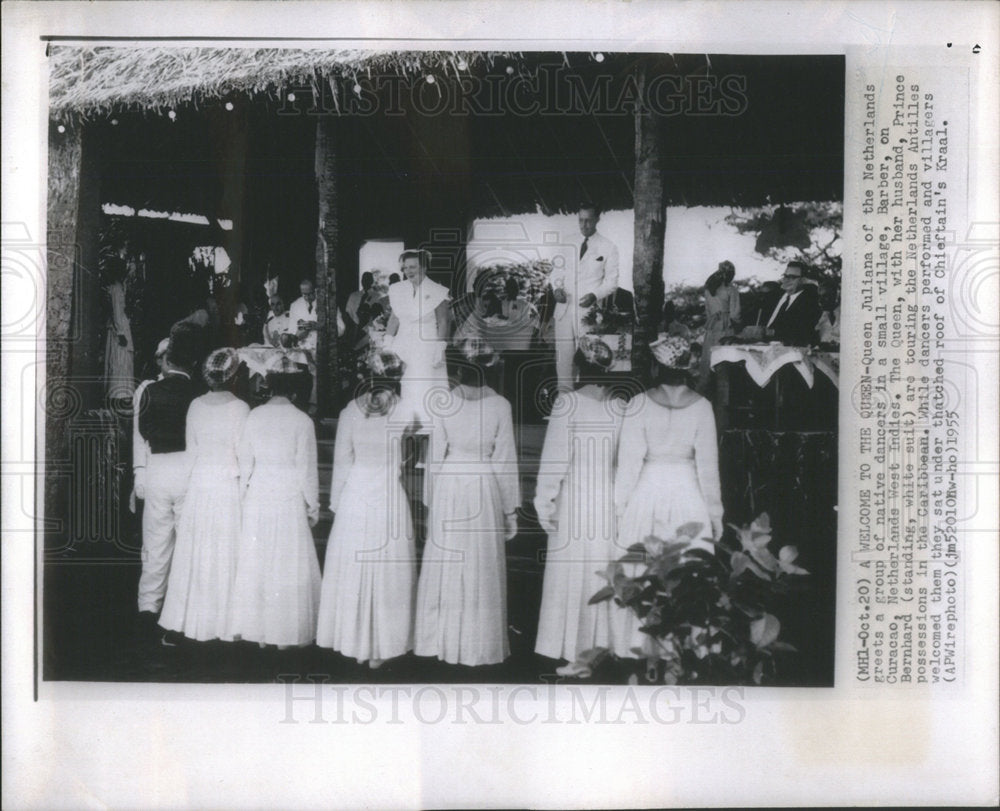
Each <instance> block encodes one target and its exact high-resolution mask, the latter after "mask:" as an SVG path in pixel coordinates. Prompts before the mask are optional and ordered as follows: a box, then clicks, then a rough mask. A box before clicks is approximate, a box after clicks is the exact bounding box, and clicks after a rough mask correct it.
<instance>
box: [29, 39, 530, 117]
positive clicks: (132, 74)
mask: <svg viewBox="0 0 1000 811" xmlns="http://www.w3.org/2000/svg"><path fill="white" fill-rule="evenodd" d="M516 56H517V54H514V53H510V52H485V51H469V52H460V51H391V52H390V51H373V50H343V49H339V50H332V49H304V48H220V47H211V48H196V47H147V46H141V47H136V46H135V45H130V46H127V47H124V46H122V47H119V46H100V47H92V48H81V47H79V46H63V45H53V46H52V47H51V48H50V51H49V106H50V110H51V112H52V114H53V115H55V116H58V115H72V114H76V115H82V116H88V115H94V114H98V113H102V112H110V111H112V110H116V109H127V108H145V109H163V108H168V107H173V106H176V105H181V104H187V103H194V104H197V103H198V102H199V101H200V100H203V99H218V98H222V97H224V96H227V95H229V94H239V93H270V94H274V93H276V92H277V91H278V90H280V89H281V88H282V87H285V86H288V85H312V86H314V87H315V86H316V85H317V84H318V83H319V82H321V81H328V80H330V79H332V78H338V77H347V78H351V77H360V76H364V75H368V76H371V75H372V74H373V73H375V74H379V73H381V74H385V73H395V74H399V75H404V76H413V75H420V74H421V73H426V72H431V73H438V74H444V75H453V76H458V75H459V74H460V73H461V72H462V71H465V70H468V69H470V68H474V67H478V66H482V65H483V64H492V63H493V61H494V60H496V59H503V58H516Z"/></svg>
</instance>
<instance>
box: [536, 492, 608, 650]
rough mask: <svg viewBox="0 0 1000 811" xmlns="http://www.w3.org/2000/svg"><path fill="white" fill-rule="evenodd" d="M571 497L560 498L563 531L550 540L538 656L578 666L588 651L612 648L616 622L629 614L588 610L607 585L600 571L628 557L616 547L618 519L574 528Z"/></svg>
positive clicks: (600, 608)
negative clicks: (573, 662) (579, 655)
mask: <svg viewBox="0 0 1000 811" xmlns="http://www.w3.org/2000/svg"><path fill="white" fill-rule="evenodd" d="M566 496H567V494H566V493H565V492H564V493H562V495H561V498H560V502H561V504H560V508H559V511H558V515H559V527H558V530H557V532H555V533H553V534H550V535H549V542H548V549H547V552H546V557H545V575H544V579H543V581H542V604H541V609H540V611H539V616H538V636H537V637H536V640H535V652H536V653H540V654H542V655H543V656H548V657H551V658H553V659H567V660H569V661H571V662H572V661H574V660H575V659H576V657H577V655H578V654H580V653H582V652H583V651H586V650H590V649H592V648H611V647H612V628H613V625H614V622H613V619H612V618H613V616H614V615H615V614H617V613H621V612H623V611H626V610H627V609H624V608H622V607H621V606H619V605H617V604H616V603H615V602H614V601H613V600H606V601H604V602H601V603H597V604H595V605H588V602H589V600H590V598H591V597H593V596H594V595H595V594H596V593H597V592H598V591H600V589H602V588H603V587H604V586H606V585H607V581H606V580H604V579H603V578H602V577H601V576H600V575H599V574H598V572H603V571H604V570H605V569H606V568H607V566H608V564H609V563H610V562H611V561H613V560H616V559H617V558H619V557H621V555H622V551H621V550H620V549H619V548H618V547H617V546H616V545H615V538H614V525H613V521H614V515H613V514H611V515H606V516H598V520H597V521H596V522H595V523H594V524H592V525H590V526H585V527H580V526H574V524H575V523H576V522H574V521H573V518H572V517H571V516H570V510H569V509H568V506H567V504H568V502H569V500H570V499H568V498H567V497H566Z"/></svg>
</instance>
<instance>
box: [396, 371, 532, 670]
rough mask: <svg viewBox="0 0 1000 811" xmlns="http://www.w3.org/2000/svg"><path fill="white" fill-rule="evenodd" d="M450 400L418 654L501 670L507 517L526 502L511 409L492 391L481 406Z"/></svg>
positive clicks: (421, 593)
mask: <svg viewBox="0 0 1000 811" xmlns="http://www.w3.org/2000/svg"><path fill="white" fill-rule="evenodd" d="M452 396H453V397H454V400H453V401H452V402H451V403H450V404H448V406H447V407H446V408H445V409H443V410H445V411H446V413H445V415H444V416H439V417H437V419H436V422H435V424H434V429H433V431H432V434H431V454H430V455H431V460H432V463H431V470H430V475H431V499H430V513H429V516H428V533H427V545H426V547H425V548H424V555H423V566H422V568H421V571H420V582H419V586H418V588H417V616H416V628H415V632H414V637H415V652H416V653H417V654H418V655H420V656H436V657H438V658H439V659H442V660H444V661H445V662H449V663H452V664H463V665H488V664H496V663H498V662H502V661H503V660H504V659H505V658H507V656H508V655H509V653H510V646H509V642H508V639H507V559H506V543H505V519H504V516H505V515H506V514H509V513H512V512H514V511H515V510H516V509H517V507H518V506H519V504H520V501H521V489H520V481H519V478H518V468H517V453H516V449H515V445H514V429H513V423H512V421H511V408H510V403H508V402H507V400H505V399H504V398H503V397H501V396H500V395H499V394H496V393H495V392H493V391H492V390H489V389H487V390H485V391H484V394H483V397H482V399H477V400H471V399H469V400H467V399H464V398H462V397H461V396H460V395H459V394H457V393H455V392H453V393H452Z"/></svg>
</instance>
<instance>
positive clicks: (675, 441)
mask: <svg viewBox="0 0 1000 811" xmlns="http://www.w3.org/2000/svg"><path fill="white" fill-rule="evenodd" d="M615 507H616V511H617V513H618V515H619V516H620V520H619V523H618V545H619V546H620V547H621V548H622V549H627V548H628V547H629V546H631V545H633V544H636V543H642V542H643V541H645V540H646V538H647V537H649V536H651V535H652V536H654V537H656V538H659V539H660V540H663V541H668V540H673V539H674V538H675V536H676V531H677V529H678V527H680V526H682V525H684V524H688V523H691V522H695V523H698V524H701V525H702V531H701V533H700V534H699V538H696V539H694V540H692V541H691V542H690V544H689V546H690V547H692V548H700V549H705V550H707V551H713V550H714V548H715V547H714V545H713V544H712V543H711V541H710V540H705V539H706V538H710V537H711V534H712V519H713V518H714V519H716V520H719V521H721V519H722V497H721V488H720V485H719V450H718V445H717V440H716V430H715V416H714V414H713V412H712V404H711V403H710V402H709V401H708V400H706V399H705V398H703V397H700V396H698V395H696V394H694V392H691V391H690V390H686V389H685V390H683V391H682V392H681V396H679V397H678V398H677V405H675V406H666V405H662V404H661V403H658V402H656V401H655V400H653V399H652V398H651V397H650V396H649V395H648V394H640V395H639V396H638V397H635V398H634V399H633V400H632V401H631V402H630V403H629V408H628V411H627V413H626V416H625V420H624V423H623V424H622V434H621V441H620V443H619V446H618V470H617V472H616V474H615ZM626 568H627V569H628V573H629V574H633V575H634V574H635V573H636V572H637V571H638V570H639V569H640V568H641V566H638V565H635V564H632V565H628V566H627V567H626ZM618 616H619V619H621V621H622V623H621V625H620V626H619V627H618V628H617V629H616V631H615V632H614V633H613V637H614V642H615V644H614V649H615V653H616V654H617V655H619V656H636V655H637V654H636V653H634V652H633V650H632V649H633V648H634V647H637V646H638V647H641V646H642V645H643V644H644V643H645V642H646V634H643V633H642V632H641V631H639V630H638V628H639V625H640V622H639V621H638V619H637V617H636V616H635V614H634V613H632V612H631V611H629V612H626V613H623V614H620V615H618Z"/></svg>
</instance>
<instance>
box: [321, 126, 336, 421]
mask: <svg viewBox="0 0 1000 811" xmlns="http://www.w3.org/2000/svg"><path fill="white" fill-rule="evenodd" d="M336 123H337V119H336V118H335V117H333V116H324V117H321V118H320V119H319V120H318V121H317V122H316V159H315V175H316V198H317V201H318V204H319V205H318V211H319V223H318V227H317V229H316V304H317V307H318V310H319V346H318V350H317V358H316V375H317V399H318V405H319V411H320V413H321V414H323V415H329V414H332V413H333V411H334V410H335V409H336V408H337V407H338V406H339V405H340V403H339V400H340V397H339V395H340V380H339V379H338V377H339V369H338V365H337V269H336V261H337V243H338V237H339V232H340V228H339V222H338V217H337V214H338V209H337V167H336V155H337V152H336V140H335V137H336V129H335V127H336Z"/></svg>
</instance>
